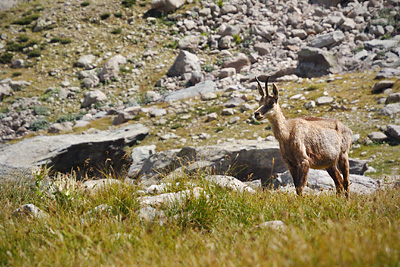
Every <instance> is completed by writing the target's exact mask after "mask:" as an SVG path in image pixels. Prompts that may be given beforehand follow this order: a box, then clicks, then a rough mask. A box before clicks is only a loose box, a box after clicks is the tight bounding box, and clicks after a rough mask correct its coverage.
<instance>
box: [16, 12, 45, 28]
mask: <svg viewBox="0 0 400 267" xmlns="http://www.w3.org/2000/svg"><path fill="white" fill-rule="evenodd" d="M39 17H40V15H39V14H33V15H29V16H26V17H23V18H20V19H18V20H15V21H14V22H13V23H12V24H16V25H29V24H31V23H32V21H35V20H37V19H38V18H39Z"/></svg>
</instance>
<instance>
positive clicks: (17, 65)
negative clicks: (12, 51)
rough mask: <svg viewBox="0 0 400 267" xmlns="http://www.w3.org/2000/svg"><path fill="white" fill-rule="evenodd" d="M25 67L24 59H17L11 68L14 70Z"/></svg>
mask: <svg viewBox="0 0 400 267" xmlns="http://www.w3.org/2000/svg"><path fill="white" fill-rule="evenodd" d="M24 66H25V61H24V60H23V59H16V60H14V61H13V62H12V63H11V67H12V68H14V69H20V68H23V67H24Z"/></svg>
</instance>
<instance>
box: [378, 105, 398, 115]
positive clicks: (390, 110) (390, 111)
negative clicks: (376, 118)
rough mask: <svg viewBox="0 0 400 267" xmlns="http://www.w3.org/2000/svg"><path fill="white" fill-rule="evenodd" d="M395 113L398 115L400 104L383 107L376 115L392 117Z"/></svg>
mask: <svg viewBox="0 0 400 267" xmlns="http://www.w3.org/2000/svg"><path fill="white" fill-rule="evenodd" d="M397 113H400V103H393V104H388V105H386V106H384V107H383V108H382V109H381V110H379V112H378V115H384V116H392V115H394V114H397Z"/></svg>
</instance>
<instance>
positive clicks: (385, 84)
mask: <svg viewBox="0 0 400 267" xmlns="http://www.w3.org/2000/svg"><path fill="white" fill-rule="evenodd" d="M393 85H394V81H388V80H384V81H379V82H377V83H376V84H374V86H373V87H372V93H373V94H380V93H382V92H383V91H384V90H385V89H388V88H392V87H393Z"/></svg>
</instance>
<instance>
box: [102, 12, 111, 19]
mask: <svg viewBox="0 0 400 267" xmlns="http://www.w3.org/2000/svg"><path fill="white" fill-rule="evenodd" d="M110 16H111V14H110V13H108V12H107V13H104V14H101V15H100V18H101V19H102V20H106V19H108V18H109V17H110Z"/></svg>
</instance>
